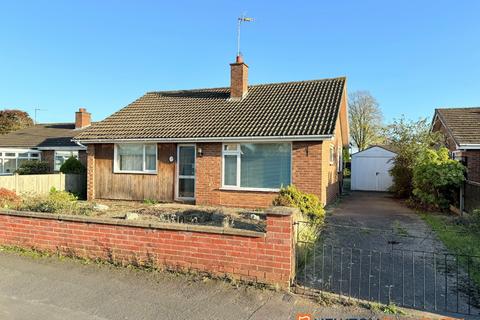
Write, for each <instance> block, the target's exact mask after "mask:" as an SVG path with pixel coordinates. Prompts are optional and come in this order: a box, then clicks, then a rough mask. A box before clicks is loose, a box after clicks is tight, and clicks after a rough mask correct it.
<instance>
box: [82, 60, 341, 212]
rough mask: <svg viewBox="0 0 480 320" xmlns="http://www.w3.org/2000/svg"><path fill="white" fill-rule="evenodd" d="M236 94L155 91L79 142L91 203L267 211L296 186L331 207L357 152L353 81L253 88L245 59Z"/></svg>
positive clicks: (234, 78) (233, 88) (238, 66)
mask: <svg viewBox="0 0 480 320" xmlns="http://www.w3.org/2000/svg"><path fill="white" fill-rule="evenodd" d="M230 66H231V77H230V78H231V84H230V87H226V88H214V89H194V90H180V91H160V92H148V93H146V94H145V95H144V96H142V97H140V98H139V99H137V100H136V101H134V102H133V103H131V104H129V105H128V106H126V107H125V108H123V109H121V110H120V111H118V112H116V113H114V114H113V115H111V116H110V117H108V118H106V119H105V120H103V121H101V122H99V123H96V124H94V125H92V126H91V127H90V128H88V129H86V130H84V131H82V132H81V133H80V134H78V135H77V136H76V137H75V141H77V142H79V143H81V144H83V145H86V146H87V147H88V151H87V158H88V160H87V163H88V167H87V171H88V173H87V180H88V181H87V195H88V199H90V200H92V199H123V200H143V199H154V200H159V201H186V202H195V203H196V204H202V205H221V206H239V207H252V208H257V207H266V206H269V205H270V204H271V202H272V200H273V198H274V197H275V196H276V195H277V193H278V191H279V189H280V188H281V187H282V186H287V185H290V184H294V185H296V186H297V187H298V188H299V189H301V190H303V191H305V192H309V193H313V194H316V195H317V196H318V197H319V198H320V199H321V201H322V202H323V203H329V202H331V201H333V200H334V199H335V197H336V196H337V195H338V194H339V192H340V188H341V181H342V149H343V148H344V147H347V146H348V137H349V132H348V119H347V90H346V79H345V78H344V77H341V78H333V79H323V80H312V81H299V82H285V83H272V84H260V85H248V66H247V65H246V64H245V63H244V62H243V59H242V57H237V60H236V62H235V63H232V64H231V65H230Z"/></svg>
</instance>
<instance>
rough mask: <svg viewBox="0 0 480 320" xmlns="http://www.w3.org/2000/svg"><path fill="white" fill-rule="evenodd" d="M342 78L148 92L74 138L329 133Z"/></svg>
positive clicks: (336, 109)
mask: <svg viewBox="0 0 480 320" xmlns="http://www.w3.org/2000/svg"><path fill="white" fill-rule="evenodd" d="M345 85H346V79H345V78H334V79H324V80H313V81H301V82H287V83H274V84H263V85H252V86H249V89H248V94H247V96H246V97H244V98H243V99H242V100H232V99H230V88H215V89H197V90H185V91H163V92H149V93H147V94H145V95H144V96H143V97H141V98H139V99H138V100H136V101H134V102H133V103H131V104H130V105H128V106H126V107H125V108H123V109H121V110H120V111H118V112H116V113H114V114H113V115H111V116H110V117H108V118H106V119H105V120H103V121H101V122H98V123H97V124H95V125H92V126H91V127H90V128H88V129H86V130H84V131H83V132H82V133H80V134H79V135H77V136H76V137H75V139H78V140H80V141H90V140H97V139H98V140H110V139H111V140H115V139H179V138H180V139H182V138H183V139H188V138H225V137H278V136H282V137H283V136H317V135H331V134H333V131H334V129H335V122H336V119H337V116H338V112H339V109H340V103H341V98H342V94H343V92H344V87H345Z"/></svg>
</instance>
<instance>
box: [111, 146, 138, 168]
mask: <svg viewBox="0 0 480 320" xmlns="http://www.w3.org/2000/svg"><path fill="white" fill-rule="evenodd" d="M117 158H118V168H119V169H120V171H142V167H143V145H142V144H119V145H117Z"/></svg>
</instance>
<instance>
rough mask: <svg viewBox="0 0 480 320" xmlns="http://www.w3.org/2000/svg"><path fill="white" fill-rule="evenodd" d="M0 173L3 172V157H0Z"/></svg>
mask: <svg viewBox="0 0 480 320" xmlns="http://www.w3.org/2000/svg"><path fill="white" fill-rule="evenodd" d="M0 173H3V159H0Z"/></svg>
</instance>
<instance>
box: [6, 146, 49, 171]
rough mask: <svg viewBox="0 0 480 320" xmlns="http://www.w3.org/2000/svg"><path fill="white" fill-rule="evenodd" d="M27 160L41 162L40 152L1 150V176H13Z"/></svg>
mask: <svg viewBox="0 0 480 320" xmlns="http://www.w3.org/2000/svg"><path fill="white" fill-rule="evenodd" d="M27 160H40V151H37V150H28V149H24V150H22V149H2V150H0V174H13V173H15V171H16V170H17V169H18V167H20V166H21V165H22V163H24V162H25V161H27Z"/></svg>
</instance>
